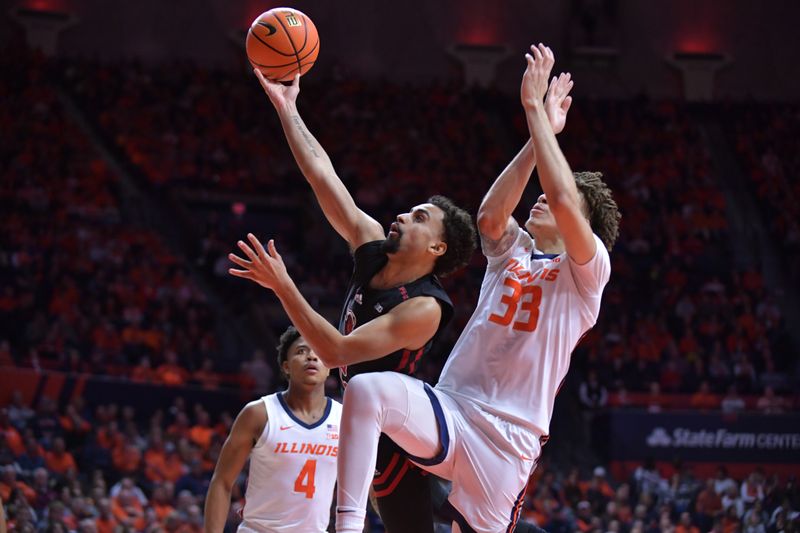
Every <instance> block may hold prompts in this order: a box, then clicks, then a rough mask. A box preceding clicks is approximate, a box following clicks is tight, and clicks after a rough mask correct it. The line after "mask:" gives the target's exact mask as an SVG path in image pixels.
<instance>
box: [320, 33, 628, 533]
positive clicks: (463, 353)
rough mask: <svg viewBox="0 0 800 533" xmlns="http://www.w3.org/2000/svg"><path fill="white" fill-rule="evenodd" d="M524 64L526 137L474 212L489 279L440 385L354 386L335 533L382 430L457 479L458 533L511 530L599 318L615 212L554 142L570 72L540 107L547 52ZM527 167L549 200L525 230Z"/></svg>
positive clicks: (408, 381) (379, 377)
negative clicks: (572, 367)
mask: <svg viewBox="0 0 800 533" xmlns="http://www.w3.org/2000/svg"><path fill="white" fill-rule="evenodd" d="M526 59H527V62H528V66H527V69H526V70H525V74H524V76H523V80H522V88H521V100H522V104H523V108H524V110H525V115H526V119H527V122H528V129H529V131H530V134H531V140H530V142H529V143H528V144H526V145H525V147H524V148H523V149H522V151H521V152H520V153H519V154H518V155H517V157H516V158H515V159H514V160H513V161H512V163H511V164H510V165H509V166H508V167H507V168H506V169H505V170H504V171H503V172H502V173H501V175H500V176H499V177H498V178H497V180H496V181H495V183H494V184H493V185H492V187H491V188H490V190H489V192H488V193H487V195H486V197H485V198H484V200H483V202H482V204H481V208H480V211H479V215H478V228H479V231H480V234H481V242H482V248H483V252H484V254H485V255H486V257H487V261H488V265H487V268H486V274H485V276H484V279H483V283H482V286H481V292H480V296H479V299H478V304H477V308H476V310H475V312H474V313H473V315H472V317H471V319H470V321H469V322H468V323H467V326H466V328H465V329H464V331H463V333H462V334H461V337H460V338H459V339H458V342H457V343H456V345H455V347H454V348H453V352H452V353H451V355H450V357H449V359H448V361H447V363H446V365H445V367H444V370H443V371H442V375H441V378H440V381H439V384H438V385H437V386H436V388H435V389H434V388H431V387H429V386H428V385H426V384H424V383H422V382H421V381H419V380H416V379H414V378H411V377H409V376H405V375H401V374H398V373H394V372H382V373H373V374H364V375H360V376H356V377H354V378H353V379H351V380H350V382H349V385H348V388H347V396H346V401H345V404H344V411H343V415H342V426H343V427H344V428H347V427H357V428H359V431H358V435H357V437H355V438H348V439H343V440H342V446H341V449H340V455H339V478H338V483H339V486H338V490H337V521H336V522H337V523H336V530H337V531H338V532H340V533H343V532H356V531H361V530H362V528H363V527H364V510H363V509H364V506H365V503H366V498H367V489H368V478H369V474H370V473H371V471H372V469H373V467H374V463H372V461H371V458H372V457H374V456H375V447H376V445H377V442H378V436H379V435H380V434H381V432H383V433H385V434H386V435H388V436H389V437H391V438H392V439H393V440H394V442H396V443H397V444H398V445H399V446H400V447H402V448H403V449H404V450H405V451H406V452H407V453H408V454H409V456H410V457H411V459H412V461H413V462H415V463H416V464H418V465H420V466H422V467H423V468H425V469H427V470H429V471H430V472H432V473H434V474H436V475H439V476H440V477H443V478H445V479H449V480H451V481H452V482H453V488H452V491H451V493H450V496H449V498H448V503H449V505H450V506H451V508H452V514H453V515H454V524H453V530H454V531H456V532H459V531H460V532H468V531H479V532H487V533H488V532H491V533H495V532H499V531H513V530H514V528H515V526H516V523H517V520H518V518H519V513H520V509H521V505H522V500H523V497H524V491H525V487H526V485H527V483H528V478H529V476H530V474H531V472H532V471H533V469H534V467H535V466H536V461H537V459H538V457H539V454H540V451H541V445H542V444H543V443H544V442H546V441H547V438H548V429H549V424H550V418H551V416H552V412H553V403H554V400H555V396H556V393H557V392H558V388H559V386H560V385H561V383H562V381H563V379H564V377H565V376H566V373H567V370H568V368H569V362H570V356H571V353H572V350H573V349H574V347H575V345H576V344H577V342H578V340H579V339H580V338H581V336H582V335H583V334H584V333H585V332H586V331H587V330H589V329H590V328H591V327H592V326H593V325H594V324H595V322H596V320H597V315H598V312H599V310H600V299H601V296H602V292H603V288H604V286H605V284H606V283H607V281H608V278H609V274H610V260H609V254H608V250H609V249H610V248H611V247H612V245H613V243H614V241H615V239H616V237H617V234H618V223H619V217H620V216H619V212H618V210H617V206H616V204H615V202H614V200H613V199H612V197H611V192H610V191H609V189H608V188H607V187H606V185H605V184H604V183H603V182H602V180H601V179H600V175H599V174H598V173H578V174H573V173H572V171H571V170H570V167H569V165H568V163H567V161H566V159H565V158H564V155H563V153H562V152H561V149H560V148H559V146H558V142H557V141H556V138H555V133H557V132H558V131H560V129H561V128H563V124H564V120H565V118H566V115H567V111H568V110H569V107H570V104H571V99H570V98H569V97H568V96H567V94H568V92H569V89H570V88H571V87H572V83H571V81H570V79H569V75H562V76H559V77H557V78H553V80H552V82H550V86H549V93H548V97H547V102H546V103H545V102H543V98H544V96H545V93H546V92H548V78H549V75H550V71H551V69H552V66H553V63H554V62H555V59H554V57H553V53H552V51H551V50H550V49H549V48H547V47H545V46H544V45H541V44H540V45H539V46H536V47H531V54H528V55H526ZM548 109H549V110H550V113H549V115H550V120H548ZM554 117H558V118H559V120H555V121H554V120H553V118H554ZM534 163H538V165H539V177H540V181H541V186H542V189H543V190H544V194H542V195H541V196H539V198H538V199H537V201H536V203H535V205H533V207H532V208H531V210H530V216H529V217H528V219H527V221H526V223H525V230H523V229H522V228H520V227H519V225H518V223H517V222H516V221H515V220H514V219H513V217H511V214H512V212H513V210H514V208H515V207H516V205H517V204H518V203H519V201H520V199H521V198H522V193H523V190H524V188H525V186H526V185H527V182H528V179H529V177H530V174H531V172H532V171H533V166H534ZM526 230H527V231H526Z"/></svg>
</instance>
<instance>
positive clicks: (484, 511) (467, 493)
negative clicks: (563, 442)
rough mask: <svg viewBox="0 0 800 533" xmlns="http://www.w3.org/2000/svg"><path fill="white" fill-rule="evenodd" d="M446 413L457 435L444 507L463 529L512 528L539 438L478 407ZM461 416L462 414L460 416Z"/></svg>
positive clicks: (481, 532) (490, 531)
mask: <svg viewBox="0 0 800 533" xmlns="http://www.w3.org/2000/svg"><path fill="white" fill-rule="evenodd" d="M458 408H459V411H458V412H453V411H452V410H451V411H450V416H451V417H452V418H453V419H454V420H455V419H458V420H460V422H457V423H456V424H455V425H456V426H457V427H458V428H459V429H458V430H457V434H458V439H457V440H456V445H455V446H454V448H453V451H452V454H453V458H452V461H453V462H454V467H453V468H452V471H451V478H452V482H453V485H452V490H451V492H450V495H449V497H448V502H447V504H446V507H450V509H449V510H450V512H452V513H453V516H452V517H449V518H451V519H452V520H453V521H454V522H455V523H457V524H458V525H459V529H460V530H461V531H462V533H464V532H467V531H477V532H479V533H493V532H497V531H514V530H515V526H517V524H518V522H519V515H520V510H521V507H522V501H523V498H524V495H525V488H526V486H527V483H528V478H529V476H530V473H531V471H532V470H533V468H534V466H535V459H536V458H537V457H538V455H539V452H540V449H541V447H540V445H539V442H538V438H537V437H536V435H534V434H533V433H531V432H529V431H528V430H526V429H524V428H520V427H519V426H516V425H515V424H512V423H510V422H508V421H505V420H502V419H500V418H499V417H496V416H494V415H491V414H489V413H487V412H485V411H483V410H482V409H480V408H479V407H478V406H474V405H464V404H459V407H458ZM459 417H461V418H459Z"/></svg>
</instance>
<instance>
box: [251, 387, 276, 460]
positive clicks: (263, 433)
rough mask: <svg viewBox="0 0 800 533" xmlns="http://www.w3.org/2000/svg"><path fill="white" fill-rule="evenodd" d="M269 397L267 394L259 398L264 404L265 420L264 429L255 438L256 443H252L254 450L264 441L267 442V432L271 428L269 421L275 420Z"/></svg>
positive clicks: (268, 432)
mask: <svg viewBox="0 0 800 533" xmlns="http://www.w3.org/2000/svg"><path fill="white" fill-rule="evenodd" d="M269 398H270V397H269V396H263V397H262V398H261V403H263V404H264V410H265V411H266V418H267V421H266V423H265V424H264V429H262V430H261V435H260V436H259V437H258V439H256V443H255V444H254V445H253V449H254V450H255V449H256V448H260V447H261V446H263V445H264V443H265V442H267V440H269V434H270V430H271V425H270V423H271V422H274V421H275V414H274V413H273V412H272V409H270V401H269Z"/></svg>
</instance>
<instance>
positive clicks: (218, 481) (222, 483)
mask: <svg viewBox="0 0 800 533" xmlns="http://www.w3.org/2000/svg"><path fill="white" fill-rule="evenodd" d="M234 481H235V478H231V479H227V478H226V476H221V475H219V474H217V473H214V475H213V476H211V482H210V483H209V485H208V492H209V494H213V493H214V492H216V491H222V493H223V494H227V495H229V496H230V493H231V491H233V484H234Z"/></svg>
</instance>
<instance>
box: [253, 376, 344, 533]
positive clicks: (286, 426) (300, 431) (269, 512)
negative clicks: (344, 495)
mask: <svg viewBox="0 0 800 533" xmlns="http://www.w3.org/2000/svg"><path fill="white" fill-rule="evenodd" d="M262 400H263V402H264V405H265V406H266V408H267V425H266V426H265V427H264V431H263V433H262V434H261V437H260V438H259V439H258V442H256V444H255V446H254V447H253V450H252V451H251V452H250V474H249V479H248V481H247V492H246V494H245V505H244V510H243V513H242V515H243V521H242V523H241V524H240V525H239V531H240V532H251V531H253V532H260V533H278V532H290V531H291V532H298V531H308V532H310V533H316V532H324V531H327V529H328V521H329V518H330V509H331V502H332V501H333V487H334V485H335V483H336V458H337V456H338V454H339V424H340V421H341V418H342V405H341V404H340V403H339V402H337V401H335V400H332V399H330V398H328V403H327V406H326V407H325V412H324V414H323V415H322V417H321V418H320V419H319V420H318V421H317V422H315V423H314V424H306V423H305V422H303V421H302V420H300V419H299V418H297V417H296V416H295V415H294V414H293V413H292V412H291V410H290V409H289V406H288V405H287V404H286V401H285V400H284V397H283V393H282V392H278V393H276V394H270V395H268V396H264V397H263V398H262Z"/></svg>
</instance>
